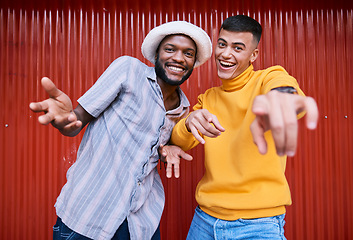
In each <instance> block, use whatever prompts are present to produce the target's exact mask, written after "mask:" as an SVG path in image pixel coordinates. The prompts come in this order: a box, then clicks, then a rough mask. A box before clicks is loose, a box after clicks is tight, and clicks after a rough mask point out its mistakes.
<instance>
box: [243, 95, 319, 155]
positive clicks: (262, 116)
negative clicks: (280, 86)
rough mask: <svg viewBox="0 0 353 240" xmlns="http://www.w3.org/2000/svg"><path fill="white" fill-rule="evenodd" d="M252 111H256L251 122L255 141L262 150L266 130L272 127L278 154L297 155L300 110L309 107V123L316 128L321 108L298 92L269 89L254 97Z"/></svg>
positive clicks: (263, 151)
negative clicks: (289, 92) (297, 93)
mask: <svg viewBox="0 0 353 240" xmlns="http://www.w3.org/2000/svg"><path fill="white" fill-rule="evenodd" d="M252 111H253V113H254V114H255V115H256V118H255V120H254V122H253V123H252V124H251V126H250V130H251V133H252V135H253V140H254V143H255V144H256V145H257V147H258V150H259V152H260V153H261V154H265V153H266V152H267V143H266V140H265V137H264V133H265V132H266V131H267V130H271V131H272V136H273V139H274V142H275V145H276V151H277V154H278V155H280V156H283V155H285V154H286V155H288V156H290V157H291V156H294V155H295V152H296V148H297V138H298V119H297V114H298V113H300V112H302V111H306V127H307V128H308V129H315V128H316V126H317V121H318V115H319V113H318V108H317V104H316V102H315V100H314V99H313V98H311V97H304V96H300V95H296V94H288V93H281V92H279V91H276V90H274V91H270V92H269V93H267V94H266V95H260V96H257V97H256V98H255V99H254V102H253V106H252Z"/></svg>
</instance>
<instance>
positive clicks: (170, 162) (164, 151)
mask: <svg viewBox="0 0 353 240" xmlns="http://www.w3.org/2000/svg"><path fill="white" fill-rule="evenodd" d="M159 153H160V158H161V161H162V162H166V163H167V169H166V174H167V178H171V177H172V176H173V166H174V176H175V178H179V176H180V169H179V166H180V159H181V158H183V159H185V160H188V161H191V160H192V156H191V155H189V154H187V153H186V152H184V151H183V150H182V149H181V148H180V147H178V146H174V145H166V146H163V145H161V146H160V147H159Z"/></svg>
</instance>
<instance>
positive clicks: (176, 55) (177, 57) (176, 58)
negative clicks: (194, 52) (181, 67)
mask: <svg viewBox="0 0 353 240" xmlns="http://www.w3.org/2000/svg"><path fill="white" fill-rule="evenodd" d="M173 60H174V61H176V62H184V54H183V52H182V51H175V53H174V55H173Z"/></svg>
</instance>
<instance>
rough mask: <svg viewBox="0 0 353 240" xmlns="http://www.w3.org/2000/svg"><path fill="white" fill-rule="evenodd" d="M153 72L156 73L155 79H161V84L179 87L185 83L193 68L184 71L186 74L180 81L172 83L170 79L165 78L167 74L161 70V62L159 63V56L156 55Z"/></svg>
mask: <svg viewBox="0 0 353 240" xmlns="http://www.w3.org/2000/svg"><path fill="white" fill-rule="evenodd" d="M154 68H155V71H156V75H157V77H159V78H160V79H162V81H163V82H165V83H167V84H169V85H172V86H179V85H181V84H182V83H183V82H185V81H186V80H187V79H188V78H189V77H190V75H191V73H192V71H193V70H194V68H191V69H188V68H187V69H186V73H185V75H184V76H183V77H182V78H181V80H179V81H174V80H172V79H170V78H169V77H168V76H167V73H166V71H165V69H164V68H163V66H162V64H161V62H160V61H159V55H157V59H156V63H155V65H154Z"/></svg>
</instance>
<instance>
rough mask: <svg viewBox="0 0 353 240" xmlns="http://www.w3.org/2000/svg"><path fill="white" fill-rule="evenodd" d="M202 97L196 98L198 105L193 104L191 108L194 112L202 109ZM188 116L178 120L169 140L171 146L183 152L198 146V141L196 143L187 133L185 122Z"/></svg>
mask: <svg viewBox="0 0 353 240" xmlns="http://www.w3.org/2000/svg"><path fill="white" fill-rule="evenodd" d="M202 97H203V94H201V95H199V96H198V103H197V104H195V106H194V107H193V110H194V111H196V110H198V109H202ZM189 115H190V114H188V116H187V117H186V118H184V119H182V120H180V121H179V122H178V123H177V124H176V125H175V126H174V128H173V131H172V135H171V138H170V143H171V144H173V145H177V146H179V147H181V149H183V150H184V151H187V150H189V149H192V148H194V147H196V146H197V145H198V144H199V141H197V140H196V138H195V137H194V135H192V133H191V132H189V131H188V129H187V128H186V125H185V121H186V119H187V118H188V117H189ZM201 136H202V135H201ZM202 137H203V136H202Z"/></svg>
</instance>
